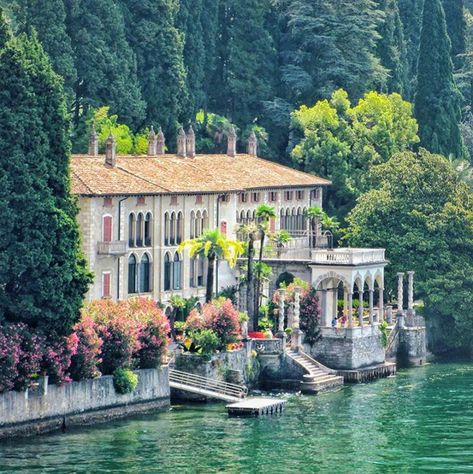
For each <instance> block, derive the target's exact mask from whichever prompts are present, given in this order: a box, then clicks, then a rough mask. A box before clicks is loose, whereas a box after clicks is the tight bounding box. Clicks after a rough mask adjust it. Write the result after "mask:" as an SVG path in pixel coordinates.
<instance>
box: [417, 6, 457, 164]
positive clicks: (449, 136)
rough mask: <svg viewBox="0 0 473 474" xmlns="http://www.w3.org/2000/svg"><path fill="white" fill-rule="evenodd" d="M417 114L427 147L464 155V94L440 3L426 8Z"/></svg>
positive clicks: (421, 45) (419, 69) (437, 151)
mask: <svg viewBox="0 0 473 474" xmlns="http://www.w3.org/2000/svg"><path fill="white" fill-rule="evenodd" d="M415 115H416V118H417V120H418V122H419V136H420V139H421V145H422V146H423V147H425V148H427V149H428V150H430V151H431V152H433V153H440V154H443V155H445V156H449V155H453V156H455V157H458V158H460V157H461V156H462V154H463V150H462V149H463V147H462V139H461V135H460V129H459V125H458V124H459V122H460V94H459V92H458V89H457V87H456V85H455V81H454V78H453V64H452V60H451V57H450V40H449V38H448V34H447V25H446V22H445V14H444V11H443V8H442V4H441V1H440V0H431V1H427V2H425V5H424V11H423V21H422V34H421V40H420V48H419V63H418V77H417V92H416V98H415Z"/></svg>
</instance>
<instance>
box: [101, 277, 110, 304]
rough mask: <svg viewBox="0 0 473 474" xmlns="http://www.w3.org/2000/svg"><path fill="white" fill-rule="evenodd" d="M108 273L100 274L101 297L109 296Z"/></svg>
mask: <svg viewBox="0 0 473 474" xmlns="http://www.w3.org/2000/svg"><path fill="white" fill-rule="evenodd" d="M110 296H111V291H110V273H104V274H103V275H102V298H110Z"/></svg>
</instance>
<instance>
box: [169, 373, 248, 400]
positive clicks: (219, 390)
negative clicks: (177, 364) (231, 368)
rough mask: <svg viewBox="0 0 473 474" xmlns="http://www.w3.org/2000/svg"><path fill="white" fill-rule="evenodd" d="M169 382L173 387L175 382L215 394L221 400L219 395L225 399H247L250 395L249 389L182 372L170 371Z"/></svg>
mask: <svg viewBox="0 0 473 474" xmlns="http://www.w3.org/2000/svg"><path fill="white" fill-rule="evenodd" d="M169 382H171V385H172V382H175V383H178V384H180V385H182V386H188V387H190V388H194V389H200V390H203V391H206V392H213V393H214V394H215V398H219V395H223V396H225V397H235V398H245V397H246V396H247V395H248V389H247V388H246V387H243V386H241V385H236V384H233V383H228V382H222V381H220V380H215V379H209V378H206V377H202V376H200V375H195V374H190V373H188V372H181V371H180V370H175V369H171V370H170V371H169Z"/></svg>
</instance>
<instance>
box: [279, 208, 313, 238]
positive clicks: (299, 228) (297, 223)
mask: <svg viewBox="0 0 473 474" xmlns="http://www.w3.org/2000/svg"><path fill="white" fill-rule="evenodd" d="M306 212H307V209H306V208H304V209H302V208H300V207H299V208H297V209H296V208H295V207H294V208H292V209H289V208H287V209H281V211H280V212H279V219H280V228H281V229H283V230H287V231H288V232H290V233H297V232H304V231H306V230H307V218H306Z"/></svg>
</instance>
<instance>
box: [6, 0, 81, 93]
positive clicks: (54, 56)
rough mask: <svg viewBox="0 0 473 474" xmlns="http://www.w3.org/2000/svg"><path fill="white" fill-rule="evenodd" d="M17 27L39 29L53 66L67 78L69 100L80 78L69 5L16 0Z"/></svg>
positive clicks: (44, 0) (46, 0)
mask: <svg viewBox="0 0 473 474" xmlns="http://www.w3.org/2000/svg"><path fill="white" fill-rule="evenodd" d="M12 9H13V11H14V14H15V17H16V22H17V25H18V30H19V31H20V32H26V33H28V34H31V33H32V31H33V30H34V31H36V32H37V33H38V39H39V40H40V41H41V44H42V46H43V48H44V50H45V51H46V53H48V56H49V58H50V60H51V64H52V66H53V69H54V70H55V71H56V72H57V73H58V74H59V75H60V76H62V77H63V78H64V84H65V89H66V92H67V95H68V98H69V101H71V100H72V98H73V88H74V85H75V83H76V80H77V71H76V68H75V64H74V51H73V49H72V45H71V39H70V37H69V35H68V34H67V31H66V9H65V6H64V1H63V0H36V1H33V2H32V1H31V0H15V1H14V2H13V5H12Z"/></svg>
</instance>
